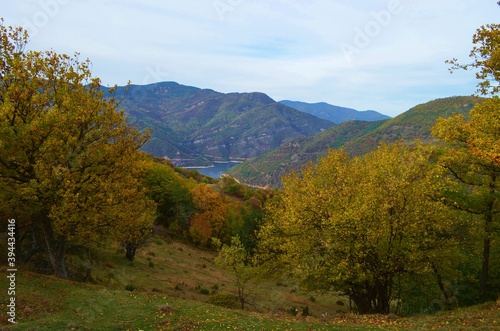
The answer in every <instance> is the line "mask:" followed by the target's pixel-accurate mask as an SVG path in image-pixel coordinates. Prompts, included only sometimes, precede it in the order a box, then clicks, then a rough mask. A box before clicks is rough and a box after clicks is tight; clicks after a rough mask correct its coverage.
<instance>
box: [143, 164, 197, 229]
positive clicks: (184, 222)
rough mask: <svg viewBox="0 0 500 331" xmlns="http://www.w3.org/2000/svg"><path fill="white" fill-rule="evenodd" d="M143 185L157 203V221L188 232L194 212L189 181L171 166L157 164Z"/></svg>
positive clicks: (150, 170)
mask: <svg viewBox="0 0 500 331" xmlns="http://www.w3.org/2000/svg"><path fill="white" fill-rule="evenodd" d="M143 183H144V186H145V187H146V188H147V190H148V197H150V198H151V199H152V200H154V201H155V202H156V203H157V219H156V221H157V222H158V223H159V224H163V225H166V226H169V227H170V228H171V229H176V228H178V229H183V230H187V229H188V228H189V217H190V214H191V213H193V212H194V206H193V202H192V196H191V193H190V191H189V181H188V180H187V179H183V178H181V176H180V175H179V174H178V173H176V172H175V171H174V169H172V167H170V166H169V165H166V164H161V163H156V162H155V163H151V164H150V166H149V169H148V171H147V175H146V178H145V179H144V182H143Z"/></svg>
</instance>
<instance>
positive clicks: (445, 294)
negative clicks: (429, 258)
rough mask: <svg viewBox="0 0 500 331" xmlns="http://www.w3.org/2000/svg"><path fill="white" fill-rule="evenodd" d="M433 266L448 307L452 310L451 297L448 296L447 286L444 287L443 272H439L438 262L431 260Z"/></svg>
mask: <svg viewBox="0 0 500 331" xmlns="http://www.w3.org/2000/svg"><path fill="white" fill-rule="evenodd" d="M431 267H432V271H434V274H435V275H436V279H437V282H438V286H439V289H440V290H441V294H442V295H443V298H444V303H445V305H446V309H447V310H451V302H450V297H449V296H448V292H446V288H445V287H444V284H443V277H441V274H440V273H439V270H438V267H437V266H436V264H435V263H434V262H431Z"/></svg>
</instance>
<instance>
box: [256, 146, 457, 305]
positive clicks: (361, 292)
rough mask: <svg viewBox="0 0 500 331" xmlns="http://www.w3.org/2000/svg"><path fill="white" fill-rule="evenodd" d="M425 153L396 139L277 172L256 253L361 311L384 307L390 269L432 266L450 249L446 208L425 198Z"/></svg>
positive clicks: (430, 186) (395, 272) (428, 192)
mask: <svg viewBox="0 0 500 331" xmlns="http://www.w3.org/2000/svg"><path fill="white" fill-rule="evenodd" d="M430 155H431V152H430V151H426V150H424V149H423V148H422V147H415V148H414V149H413V150H411V149H410V148H409V147H405V146H404V145H403V144H402V143H399V144H394V145H382V146H380V147H379V149H378V150H376V151H374V152H372V153H369V154H367V155H365V156H363V157H358V158H354V159H351V158H349V157H348V155H346V154H345V152H344V151H330V152H329V154H328V156H326V157H325V158H323V159H321V160H320V161H319V163H318V164H310V165H309V166H308V167H306V168H305V169H304V170H302V171H301V172H300V173H293V174H290V175H288V176H285V177H284V178H283V192H282V194H280V195H279V197H278V199H275V200H274V201H273V202H272V203H271V204H268V206H267V209H268V210H267V211H268V216H267V218H266V220H265V222H264V225H263V227H262V228H261V230H260V240H261V242H260V247H259V251H260V259H261V260H262V261H271V262H272V263H273V267H274V268H276V267H281V268H282V267H285V268H286V270H290V271H291V272H292V274H294V275H295V276H297V277H298V278H299V279H300V280H301V281H302V283H303V284H304V285H306V286H308V287H310V288H311V289H322V290H330V289H333V290H336V291H342V292H343V293H345V294H347V295H349V297H350V298H351V299H352V300H353V301H354V303H355V305H356V307H357V309H358V311H359V312H360V313H362V314H366V313H389V311H390V302H391V300H392V299H394V298H395V295H394V291H393V290H394V285H395V283H396V279H397V278H398V277H400V276H401V275H403V274H418V273H433V272H434V269H433V267H435V269H437V272H439V269H440V268H441V267H442V266H444V263H443V262H444V261H448V260H449V256H450V255H451V256H453V252H454V247H455V243H454V241H453V240H452V239H451V238H450V237H449V236H447V235H446V234H447V233H448V232H449V230H450V227H451V225H452V223H451V219H450V218H449V217H448V215H449V214H448V211H447V209H446V208H445V207H444V206H443V205H442V204H440V203H439V202H436V201H434V200H433V199H431V198H430V197H431V196H432V195H433V194H434V193H433V192H434V190H435V187H436V185H437V183H438V182H436V180H435V179H436V178H439V176H440V175H439V173H434V168H433V167H431V165H430V164H429V162H428V159H429V157H430ZM275 261H278V262H279V265H278V266H276V265H274V263H275Z"/></svg>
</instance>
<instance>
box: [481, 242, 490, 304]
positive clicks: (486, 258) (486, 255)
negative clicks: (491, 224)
mask: <svg viewBox="0 0 500 331" xmlns="http://www.w3.org/2000/svg"><path fill="white" fill-rule="evenodd" d="M486 235H487V236H488V235H489V234H486ZM490 248H491V239H490V238H485V239H484V241H483V267H482V270H481V285H480V290H481V296H482V299H483V300H487V299H488V298H487V296H488V291H487V287H488V274H489V272H490Z"/></svg>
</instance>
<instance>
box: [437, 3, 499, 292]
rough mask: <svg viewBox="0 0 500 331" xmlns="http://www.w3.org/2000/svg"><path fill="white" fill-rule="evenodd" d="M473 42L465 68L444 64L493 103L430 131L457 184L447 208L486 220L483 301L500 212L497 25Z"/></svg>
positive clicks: (479, 33) (483, 29) (455, 62)
mask: <svg viewBox="0 0 500 331" xmlns="http://www.w3.org/2000/svg"><path fill="white" fill-rule="evenodd" d="M498 4H499V5H500V1H499V2H498ZM472 41H473V44H474V47H473V48H472V50H471V52H470V57H471V58H472V59H473V62H472V63H469V64H465V65H463V64H460V63H458V60H457V59H452V60H450V61H447V62H448V63H450V64H452V68H451V70H452V71H453V70H456V69H465V70H467V69H477V70H478V72H477V73H476V78H477V79H478V80H479V83H478V89H477V90H478V92H479V93H480V94H482V95H490V96H493V98H492V99H488V100H486V101H485V102H484V103H482V104H479V105H476V106H475V107H474V108H473V109H472V110H471V112H470V116H469V119H465V118H464V116H461V115H454V116H452V117H450V118H448V119H446V120H445V119H440V120H439V121H438V123H437V124H436V126H435V127H434V128H433V130H432V131H433V135H434V136H436V137H438V138H440V139H442V140H444V141H446V142H447V143H449V145H450V149H449V150H448V152H447V153H446V155H445V156H444V157H443V158H442V160H441V162H442V164H443V166H444V167H445V168H446V169H448V172H449V175H450V176H451V177H453V178H454V179H455V180H456V181H457V184H461V187H460V188H458V189H457V190H456V192H455V194H448V195H447V202H448V203H449V204H451V205H453V206H455V207H456V208H459V209H462V210H466V211H468V212H469V213H472V214H476V215H481V216H482V217H483V219H484V227H483V254H482V271H481V280H480V290H481V292H482V296H483V299H487V298H488V291H487V287H488V278H489V269H490V252H491V245H492V240H493V238H494V236H495V235H496V234H497V232H498V231H497V230H495V229H496V223H497V222H498V220H497V218H498V214H499V212H500V206H499V199H498V198H499V196H498V185H499V184H498V179H499V175H500V173H499V170H500V115H499V114H500V100H499V99H498V97H495V95H496V94H497V93H498V92H500V85H499V83H500V24H487V25H484V26H481V27H480V28H478V29H477V30H476V33H475V34H474V35H473V38H472Z"/></svg>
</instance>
